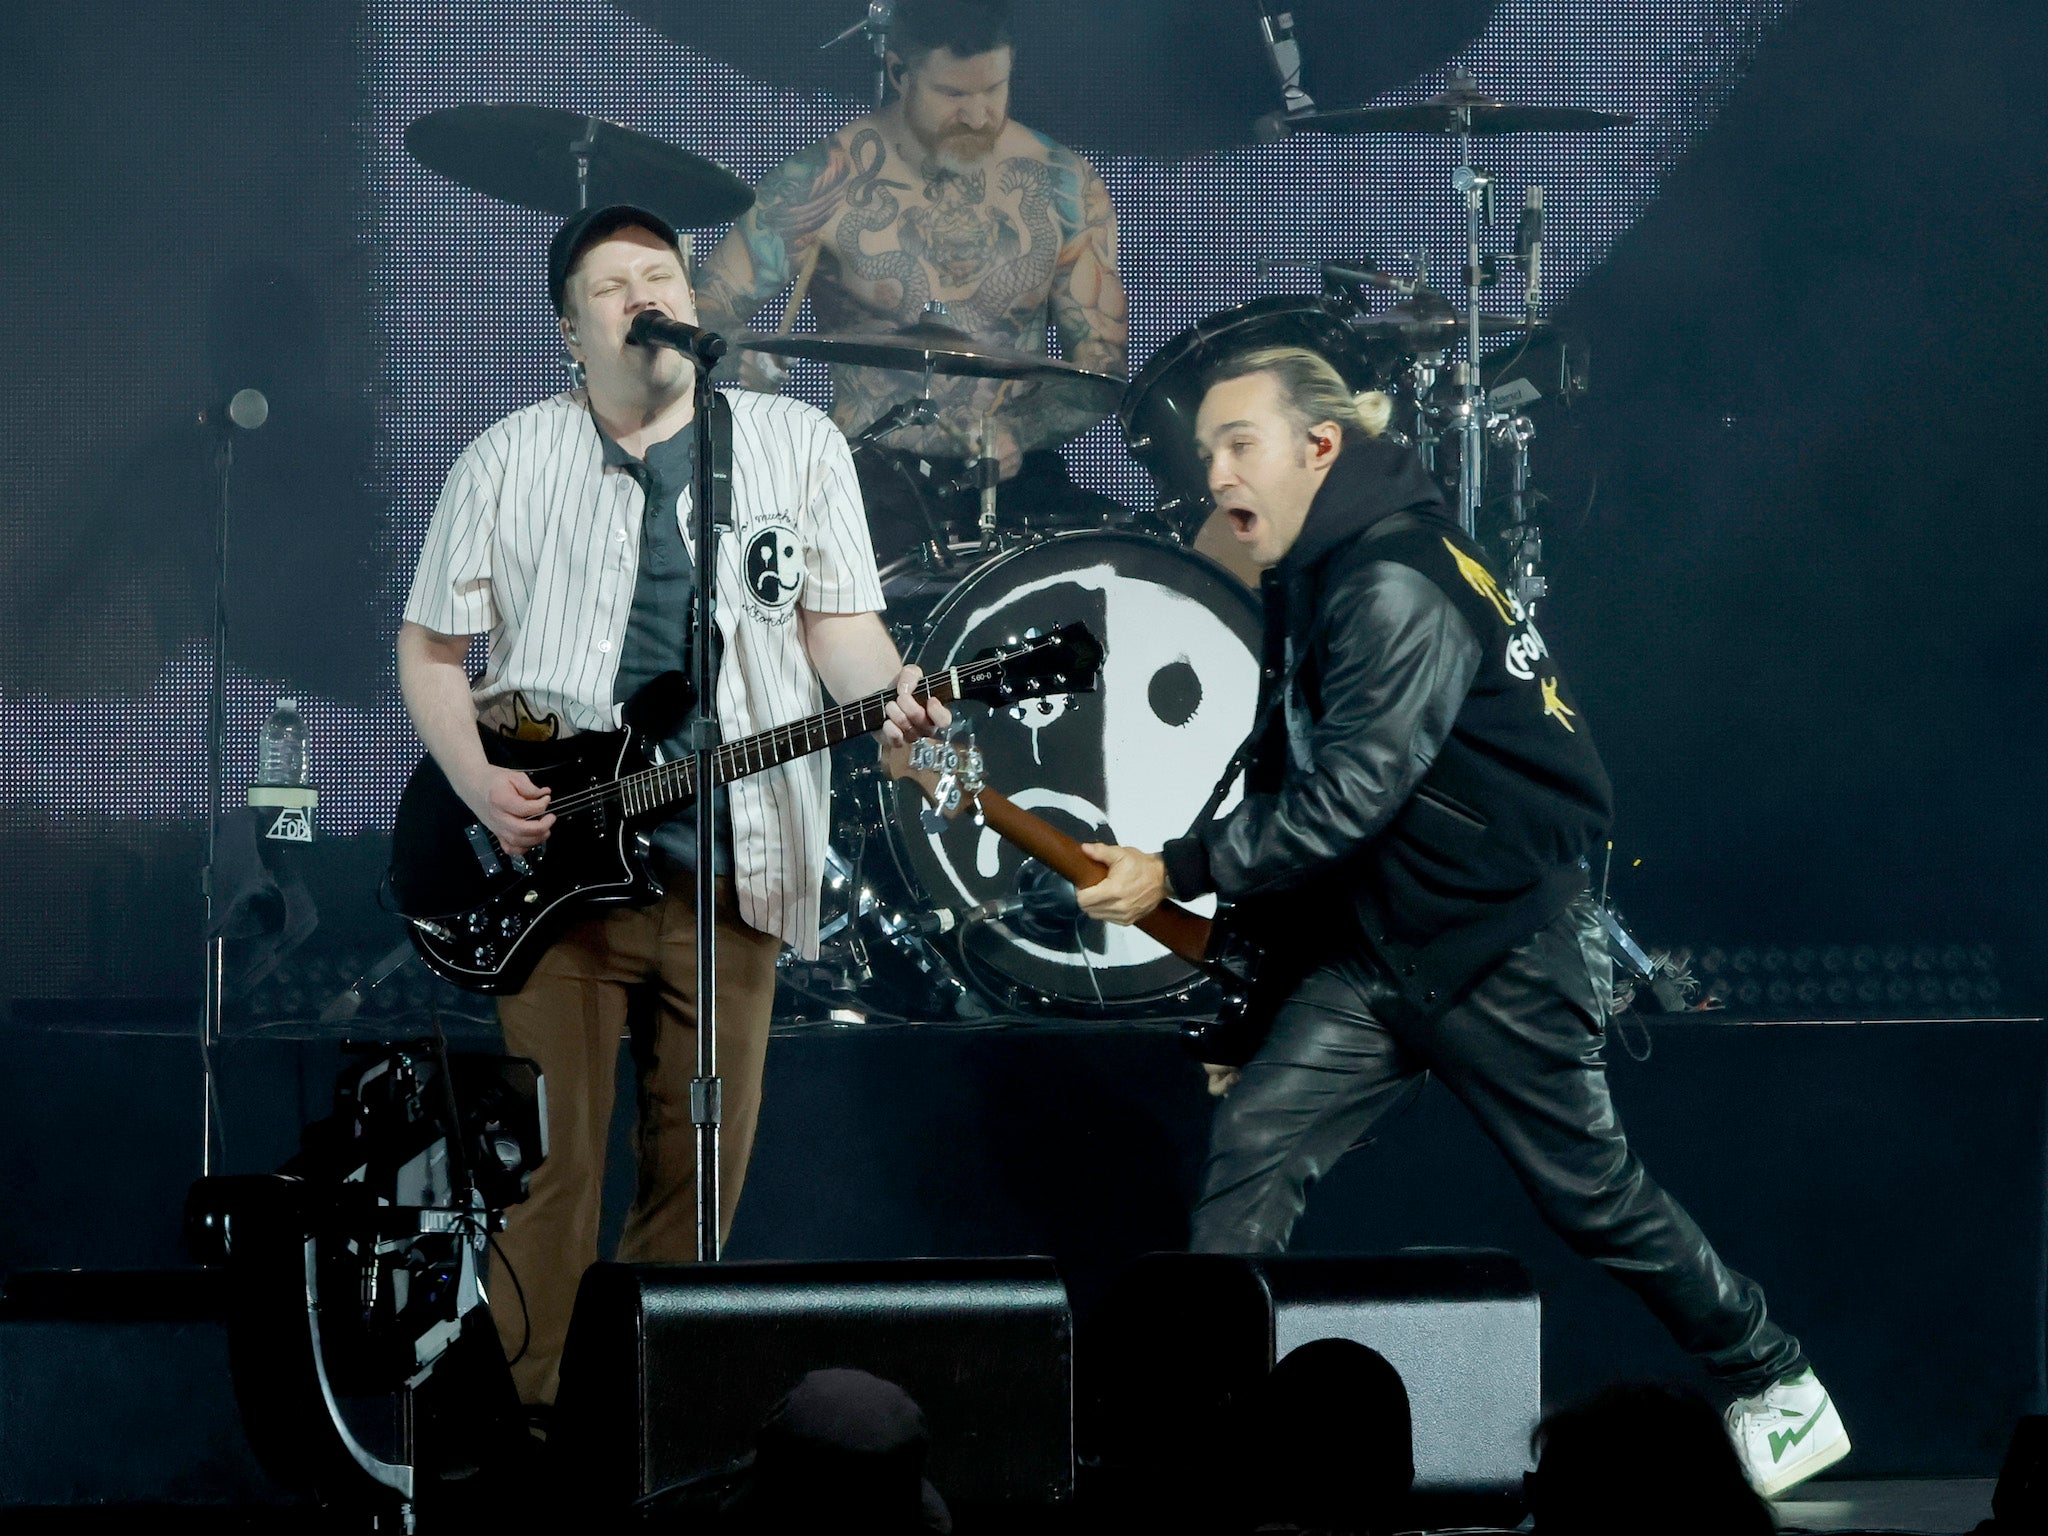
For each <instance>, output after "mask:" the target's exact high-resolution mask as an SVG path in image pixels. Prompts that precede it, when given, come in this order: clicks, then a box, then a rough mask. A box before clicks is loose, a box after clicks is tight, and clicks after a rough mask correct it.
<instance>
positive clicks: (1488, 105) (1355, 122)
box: [1277, 86, 1636, 138]
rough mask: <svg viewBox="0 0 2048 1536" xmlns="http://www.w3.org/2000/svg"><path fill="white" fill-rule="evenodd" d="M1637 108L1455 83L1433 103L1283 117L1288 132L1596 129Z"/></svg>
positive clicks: (1482, 133)
mask: <svg viewBox="0 0 2048 1536" xmlns="http://www.w3.org/2000/svg"><path fill="white" fill-rule="evenodd" d="M1635 120H1636V119H1635V114H1634V113H1632V112H1594V111H1591V110H1589V109H1588V108H1585V107H1524V106H1518V105H1515V104H1513V103H1510V102H1505V101H1497V100H1495V99H1494V98H1493V97H1491V96H1488V95H1486V94H1485V93H1483V92H1481V91H1476V90H1471V89H1469V88H1461V87H1456V86H1454V87H1452V88H1451V89H1450V90H1447V91H1445V92H1444V93H1443V94H1442V95H1440V96H1433V97H1431V98H1430V99H1429V100H1428V101H1417V102H1411V103H1410V104H1408V105H1406V106H1399V107H1334V108H1331V109H1330V110H1328V111H1323V112H1305V113H1302V114H1301V115H1299V116H1296V117H1283V118H1280V119H1278V120H1277V121H1278V123H1279V126H1280V127H1281V128H1282V129H1283V130H1284V131H1286V132H1288V133H1304V132H1308V133H1440V134H1451V133H1470V134H1472V135H1473V136H1474V137H1478V138H1485V137H1491V136H1493V135H1495V134H1502V133H1593V132H1596V131H1597V130H1599V129H1602V128H1619V127H1623V126H1625V125H1626V124H1629V123H1632V122H1634V121H1635Z"/></svg>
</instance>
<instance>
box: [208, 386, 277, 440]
mask: <svg viewBox="0 0 2048 1536" xmlns="http://www.w3.org/2000/svg"><path fill="white" fill-rule="evenodd" d="M268 420H270V402H269V401H268V400H267V399H265V398H264V396H263V391H262V390H260V389H238V390H236V391H235V392H234V393H233V394H232V395H230V396H229V397H228V398H227V399H226V400H225V401H223V402H222V403H221V404H219V405H209V406H208V407H207V408H206V409H205V410H203V411H201V412H200V413H199V424H200V425H201V426H202V427H220V428H222V429H226V428H228V427H240V428H241V429H242V430H243V431H244V432H254V431H255V430H256V429H257V428H258V427H260V426H262V425H263V423H265V422H266V421H268Z"/></svg>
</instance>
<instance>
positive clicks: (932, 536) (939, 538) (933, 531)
mask: <svg viewBox="0 0 2048 1536" xmlns="http://www.w3.org/2000/svg"><path fill="white" fill-rule="evenodd" d="M935 371H936V368H935V365H934V363H933V361H932V359H931V358H930V357H927V358H926V359H925V364H924V382H923V384H922V385H920V386H919V388H918V392H917V393H916V394H915V395H913V396H912V397H911V398H910V399H908V400H899V401H897V402H896V403H895V404H894V405H892V406H890V407H889V409H888V410H886V411H884V412H882V414H881V415H879V416H877V417H876V418H875V419H874V420H873V421H871V422H869V423H868V424H867V426H865V427H863V428H862V429H861V431H860V434H859V437H860V441H861V442H864V443H874V444H876V445H878V446H879V445H880V443H881V441H882V439H883V438H885V437H893V436H895V434H897V433H898V432H907V431H909V430H911V429H912V428H913V427H930V428H934V429H936V430H937V431H940V432H943V433H944V434H945V435H946V436H947V437H949V438H951V439H952V440H953V442H954V443H956V444H957V445H958V446H959V449H960V451H961V453H962V454H964V455H965V456H966V457H967V459H968V460H969V461H970V462H971V463H974V464H976V465H977V466H978V464H979V461H980V460H981V456H982V450H981V445H980V444H979V443H977V442H975V441H974V439H972V438H971V437H969V436H968V435H967V434H966V433H964V432H962V431H961V430H960V429H959V428H958V427H956V426H954V425H953V424H952V423H951V422H950V421H948V420H946V418H945V417H944V416H942V415H940V414H939V408H938V406H937V405H935V404H934V403H933V402H932V376H933V374H934V372H935ZM977 483H979V482H978V479H977ZM992 494H993V493H985V494H984V495H983V498H982V504H983V519H984V524H985V523H986V520H987V517H988V513H989V511H990V510H991V506H990V503H991V500H992ZM918 511H919V515H921V516H922V517H923V518H924V523H925V533H926V535H927V537H928V540H929V544H928V547H929V548H930V550H931V551H932V561H933V563H934V564H935V565H937V567H938V568H939V569H941V570H944V569H945V568H946V564H947V561H946V530H945V529H943V528H941V527H939V526H938V525H937V524H936V523H934V522H933V521H932V514H931V509H930V508H928V507H926V506H925V505H924V504H923V503H922V502H920V503H919V504H918ZM987 542H988V531H987V528H986V526H984V529H983V544H984V547H986V544H987Z"/></svg>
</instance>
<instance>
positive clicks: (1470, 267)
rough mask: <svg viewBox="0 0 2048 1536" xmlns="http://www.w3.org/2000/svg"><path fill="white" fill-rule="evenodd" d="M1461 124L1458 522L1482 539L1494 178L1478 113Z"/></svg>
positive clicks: (1460, 82)
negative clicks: (1482, 371)
mask: <svg viewBox="0 0 2048 1536" xmlns="http://www.w3.org/2000/svg"><path fill="white" fill-rule="evenodd" d="M1450 88H1451V90H1452V91H1460V90H1463V91H1470V90H1471V89H1472V88H1473V80H1472V77H1471V76H1470V75H1467V74H1465V73H1464V72H1463V71H1462V70H1459V71H1454V72H1453V73H1452V75H1451V81H1450ZM1457 110H1458V119H1459V122H1460V123H1461V124H1462V125H1463V127H1462V130H1461V131H1460V132H1459V134H1458V169H1457V170H1456V171H1455V172H1454V173H1453V174H1452V176H1451V185H1452V186H1453V187H1455V188H1456V189H1457V190H1458V192H1459V193H1460V194H1461V195H1462V196H1463V197H1464V199H1465V324H1466V340H1465V345H1466V349H1467V350H1466V354H1465V356H1466V365H1465V369H1464V375H1463V379H1462V381H1461V382H1462V386H1463V387H1462V390H1461V394H1462V397H1463V398H1462V399H1461V401H1460V404H1459V418H1460V419H1459V422H1458V428H1459V443H1460V447H1461V458H1460V462H1459V465H1458V523H1459V525H1460V526H1461V527H1463V528H1464V530H1465V536H1466V537H1467V538H1477V537H1478V536H1479V508H1480V505H1481V503H1482V502H1483V500H1484V496H1485V487H1484V485H1483V484H1482V481H1483V480H1484V478H1485V474H1486V438H1485V420H1484V409H1483V401H1482V398H1481V397H1482V394H1483V390H1482V388H1481V383H1480V377H1479V292H1480V289H1482V288H1483V287H1484V286H1485V285H1486V282H1487V279H1488V277H1489V276H1490V274H1489V272H1488V271H1487V264H1486V261H1485V259H1484V258H1483V257H1482V256H1481V255H1480V252H1479V231H1480V229H1481V228H1482V227H1484V226H1486V225H1489V224H1491V223H1492V222H1493V175H1492V173H1491V172H1488V171H1482V170H1480V169H1479V167H1477V166H1475V165H1474V164H1473V163H1472V109H1471V108H1470V107H1465V106H1461V107H1459V108H1458V109H1457Z"/></svg>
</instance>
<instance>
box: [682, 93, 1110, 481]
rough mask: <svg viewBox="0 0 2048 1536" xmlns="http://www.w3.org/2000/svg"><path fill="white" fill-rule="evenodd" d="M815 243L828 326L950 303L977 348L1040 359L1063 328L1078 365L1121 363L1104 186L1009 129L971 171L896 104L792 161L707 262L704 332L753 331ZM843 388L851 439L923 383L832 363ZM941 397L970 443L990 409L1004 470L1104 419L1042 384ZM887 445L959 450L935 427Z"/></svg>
mask: <svg viewBox="0 0 2048 1536" xmlns="http://www.w3.org/2000/svg"><path fill="white" fill-rule="evenodd" d="M814 248H815V249H816V250H817V251H818V264H817V270H816V273H815V275H814V276H813V278H812V282H811V289H810V294H811V301H812V304H813V306H814V307H815V310H816V313H817V317H818V324H819V327H820V328H821V329H823V330H826V331H848V332H878V331H894V330H898V329H901V328H902V327H904V326H907V325H911V324H914V323H916V322H917V321H918V320H919V319H920V318H922V317H923V315H924V313H925V306H926V305H927V304H928V303H942V304H944V305H945V306H946V309H947V319H946V323H947V324H950V325H952V326H953V327H954V328H956V329H958V330H962V331H965V332H967V333H968V334H969V335H971V336H973V337H974V338H976V339H977V340H979V341H983V342H987V343H991V344H994V345H999V346H1002V347H1005V348H1008V349H1011V350H1014V351H1018V352H1027V353H1038V354H1044V353H1045V352H1046V351H1047V333H1048V329H1049V327H1051V326H1057V327H1058V331H1059V339H1060V343H1061V349H1062V351H1063V353H1064V355H1065V356H1066V358H1067V360H1068V361H1069V362H1073V363H1076V364H1079V365H1080V366H1081V367H1084V368H1089V369H1093V370H1095V371H1097V372H1102V373H1113V374H1117V375H1122V374H1123V373H1125V371H1126V363H1125V345H1126V339H1127V331H1126V317H1125V309H1124V291H1123V284H1122V282H1121V281H1120V280H1119V278H1118V276H1117V270H1116V214H1115V212H1114V210H1113V209H1112V208H1111V207H1110V202H1109V193H1108V190H1107V189H1106V188H1105V187H1104V186H1103V184H1102V178H1101V177H1100V176H1098V175H1097V174H1096V173H1095V169H1094V167H1093V166H1091V165H1089V164H1088V162H1087V161H1086V160H1084V159H1082V158H1081V157H1080V156H1079V155H1077V154H1075V153H1074V152H1073V151H1071V150H1069V149H1066V148H1064V147H1062V146H1061V145H1059V144H1056V143H1054V142H1053V141H1052V140H1051V139H1049V138H1047V137H1046V136H1045V135H1043V134H1041V133H1037V132H1035V131H1033V130H1032V129H1029V128H1026V127H1024V126H1022V125H1021V124H1019V123H1016V122H1014V121H1012V122H1006V123H1005V124H1004V125H1003V128H1002V131H1001V133H1000V134H999V135H998V136H997V138H996V141H995V146H994V150H993V152H992V153H990V154H989V155H987V156H986V157H985V158H984V159H981V160H979V161H977V162H976V163H974V164H972V165H968V166H958V167H949V166H947V165H945V164H943V163H942V162H941V161H940V159H939V158H938V157H936V156H933V155H931V154H928V153H925V152H924V151H922V150H921V149H920V147H919V145H918V142H917V140H916V139H915V137H914V136H912V135H911V134H910V133H909V132H908V131H906V130H905V128H904V125H903V123H902V121H901V118H900V114H897V113H894V112H892V110H891V109H888V108H885V109H883V110H882V111H881V112H879V113H877V114H874V115H872V116H868V117H862V118H859V119H856V120H855V121H854V122H852V123H850V124H848V125H847V126H846V127H845V128H843V129H842V130H840V132H838V133H837V134H835V135H833V137H832V138H830V139H828V140H826V141H825V142H824V143H822V144H820V145H818V146H816V147H815V148H813V149H809V150H806V151H804V152H803V153H802V154H800V155H798V156H796V157H795V158H794V159H792V160H790V161H788V162H787V163H785V164H784V165H782V166H781V167H779V168H778V169H777V170H775V171H774V172H773V173H771V174H770V175H769V177H768V178H767V180H766V181H764V182H763V183H762V185H761V189H760V195H759V199H758V201H757V202H756V203H755V205H754V207H753V208H752V209H751V210H750V211H749V212H748V213H747V214H746V215H745V216H744V217H743V218H741V219H740V221H739V222H738V223H737V224H735V225H734V226H733V229H732V232H731V233H730V234H728V235H727V236H726V238H725V239H724V240H723V241H722V242H721V243H720V244H719V246H718V248H717V249H716V250H714V251H713V252H712V253H711V254H710V255H709V256H708V257H707V258H706V259H705V261H704V263H703V266H702V268H701V270H700V271H699V274H698V278H697V302H698V306H699V309H700V312H701V313H702V315H703V318H704V323H705V324H706V325H709V326H712V327H713V328H725V327H734V326H742V325H745V324H746V323H747V322H748V321H749V320H751V319H752V317H753V315H754V314H755V312H756V311H757V310H759V309H760V308H761V307H762V305H763V304H765V303H766V302H767V301H768V300H769V299H770V298H772V297H773V296H774V295H775V294H776V293H777V292H779V291H780V290H781V289H782V288H784V287H785V286H786V285H787V284H789V283H790V281H791V280H792V279H793V278H794V277H795V276H796V274H797V272H798V271H799V270H800V269H801V268H802V266H803V264H804V262H805V260H806V259H807V258H808V257H809V255H810V252H811V251H812V250H813V249H814ZM832 382H833V407H832V417H833V420H834V421H835V422H836V423H837V424H838V425H839V427H840V429H841V430H842V431H844V432H846V433H847V434H848V435H849V436H852V435H855V434H857V433H859V432H860V431H861V430H862V429H863V428H865V427H866V426H868V425H869V424H870V423H872V422H873V421H874V420H875V419H876V418H877V417H879V416H880V415H881V414H882V413H883V412H884V411H886V410H887V409H889V407H890V406H892V405H894V404H896V403H897V402H898V401H900V400H903V399H906V398H909V397H910V396H912V395H914V394H915V393H916V392H917V390H918V388H919V387H920V384H921V380H920V379H919V378H918V376H917V375H914V374H908V373H898V372H890V371H883V370H879V369H870V368H847V367H836V366H835V367H834V368H833V370H832ZM932 393H933V399H934V401H935V402H936V403H937V404H938V406H939V407H940V409H941V411H942V413H943V414H944V416H945V419H946V421H947V422H948V424H949V425H950V426H951V427H953V428H954V429H955V430H956V431H958V432H961V433H963V434H965V435H967V436H968V437H970V438H976V437H977V435H978V433H979V431H980V428H981V423H982V420H983V418H984V417H985V416H989V415H993V417H994V420H995V427H996V433H995V439H996V444H997V448H998V453H999V456H1000V457H1001V458H1002V459H1003V460H1004V466H1005V472H1006V473H1009V472H1013V471H1014V469H1015V465H1016V460H1017V456H1018V455H1019V454H1020V453H1022V452H1027V451H1029V450H1031V449H1033V448H1041V447H1049V446H1051V445H1053V444H1056V443H1059V442H1062V441H1064V440H1065V439H1067V438H1068V437H1071V436H1072V435H1073V434H1074V433H1076V432H1078V431H1080V430H1081V429H1082V428H1084V427H1086V426H1087V425H1089V424H1090V422H1091V421H1093V419H1094V417H1093V415H1091V414H1090V413H1088V412H1087V411H1085V410H1077V409H1076V408H1075V407H1074V406H1073V405H1072V404H1071V403H1069V402H1067V401H1063V400H1062V399H1061V398H1060V397H1059V395H1058V392H1057V390H1056V389H1049V388H1043V387H1039V386H1034V385H1018V384H1014V383H1013V384H1009V385H1007V386H1004V385H999V384H997V383H995V382H994V381H990V380H978V379H963V378H939V379H936V380H934V382H933V391H932ZM890 443H891V444H892V446H896V447H900V448H905V449H910V450H912V451H915V452H919V453H928V454H932V455H953V456H958V455H959V454H960V447H959V445H958V443H957V442H955V441H953V440H951V439H949V438H947V437H946V436H945V435H944V434H943V433H941V432H939V431H936V430H925V431H911V432H903V433H898V434H896V435H894V436H892V437H891V438H890Z"/></svg>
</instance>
